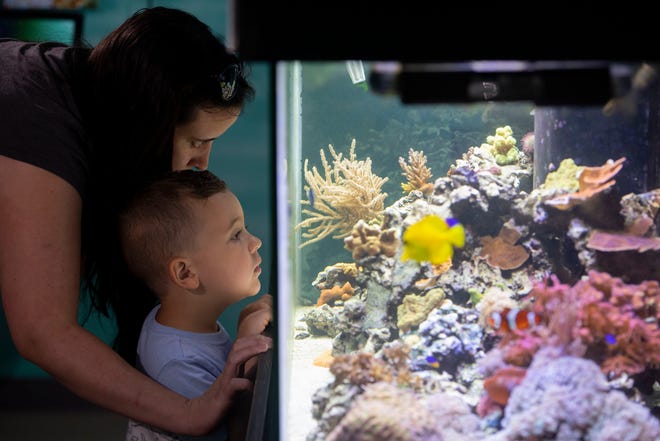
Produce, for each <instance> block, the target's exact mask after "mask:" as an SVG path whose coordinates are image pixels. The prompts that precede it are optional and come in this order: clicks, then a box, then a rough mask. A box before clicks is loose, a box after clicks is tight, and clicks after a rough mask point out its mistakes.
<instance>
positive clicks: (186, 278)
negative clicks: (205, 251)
mask: <svg viewBox="0 0 660 441" xmlns="http://www.w3.org/2000/svg"><path fill="white" fill-rule="evenodd" d="M167 270H168V276H169V278H170V280H171V281H172V282H173V283H174V284H175V285H177V286H180V287H181V288H183V289H191V290H192V289H197V288H198V287H199V276H198V275H197V273H196V272H195V269H194V268H193V266H192V262H191V261H190V260H189V259H187V258H185V257H175V258H173V259H172V260H170V263H169V265H168V266H167Z"/></svg>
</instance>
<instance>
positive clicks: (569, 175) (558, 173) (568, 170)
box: [542, 158, 584, 193]
mask: <svg viewBox="0 0 660 441" xmlns="http://www.w3.org/2000/svg"><path fill="white" fill-rule="evenodd" d="M583 168H584V167H582V166H579V165H577V164H576V163H575V161H573V159H572V158H566V159H564V160H562V161H561V162H560V163H559V167H558V168H557V170H555V171H553V172H550V173H548V175H547V176H546V177H545V182H543V184H542V187H543V188H544V189H547V190H559V191H562V192H568V193H575V192H577V191H578V190H579V189H580V183H579V181H578V176H579V175H580V173H581V171H582V169H583Z"/></svg>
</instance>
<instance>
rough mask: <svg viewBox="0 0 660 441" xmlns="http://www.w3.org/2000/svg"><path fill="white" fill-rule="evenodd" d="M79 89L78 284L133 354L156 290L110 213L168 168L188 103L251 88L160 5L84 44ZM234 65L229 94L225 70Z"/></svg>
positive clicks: (224, 55)
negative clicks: (86, 163) (126, 253)
mask: <svg viewBox="0 0 660 441" xmlns="http://www.w3.org/2000/svg"><path fill="white" fill-rule="evenodd" d="M85 70H86V72H85V77H84V78H85V81H84V83H85V93H84V97H83V98H82V104H81V106H82V108H83V115H84V119H85V121H84V123H85V124H86V126H87V128H88V131H89V134H90V135H89V136H90V140H89V141H90V153H89V154H90V163H91V165H90V172H89V174H90V179H89V187H88V188H87V189H86V194H85V204H84V213H83V255H84V266H83V271H84V273H83V283H84V288H85V289H86V290H87V291H88V292H89V293H90V294H91V298H92V304H93V306H94V307H95V308H96V309H97V310H98V311H100V312H101V313H103V314H107V315H109V314H113V315H114V317H115V319H116V321H117V326H118V335H117V338H116V341H115V349H116V350H117V351H118V352H119V353H120V355H122V357H124V358H125V359H126V360H128V361H130V362H133V361H134V359H135V349H136V345H137V338H138V336H139V331H140V327H141V325H142V320H143V319H144V317H146V314H147V313H148V311H149V310H150V309H151V307H152V306H153V305H154V304H155V297H153V295H152V294H151V293H150V292H149V291H148V290H147V288H146V287H145V286H144V285H143V284H141V283H140V282H138V281H137V280H136V279H135V278H133V277H132V276H131V275H130V273H129V272H128V270H127V269H126V265H125V264H124V262H123V259H122V257H121V250H120V247H119V240H118V231H117V217H118V213H119V212H120V210H121V209H122V207H123V205H124V204H125V203H126V201H127V200H128V199H129V198H130V197H131V195H132V194H133V193H134V192H135V191H136V189H137V188H140V187H141V186H143V185H144V184H145V183H146V182H149V181H151V180H152V179H153V178H155V177H156V176H158V175H160V174H162V173H164V172H167V171H169V170H170V169H171V167H172V149H173V140H174V130H175V127H176V126H177V125H178V124H182V123H185V122H188V121H189V120H191V119H192V118H193V117H194V115H195V109H197V108H199V107H202V108H209V109H217V108H222V109H225V110H226V111H228V112H239V111H240V110H241V109H242V108H243V105H244V103H245V102H246V101H248V100H251V99H252V98H253V96H254V89H253V88H252V86H251V85H250V84H249V83H248V82H247V80H246V78H245V68H244V66H243V65H242V63H241V62H240V61H239V59H238V58H237V57H236V56H235V55H234V54H232V53H230V52H229V51H228V50H227V48H226V47H225V46H224V44H223V42H222V41H221V40H220V39H219V38H218V37H217V36H215V35H214V34H213V32H212V31H211V30H210V29H209V27H208V26H207V25H205V24H204V23H202V22H201V21H199V20H198V19H197V18H196V17H195V16H193V15H191V14H189V13H187V12H184V11H180V10H177V9H170V8H164V7H155V8H148V9H142V10H140V11H138V12H136V13H135V14H134V15H133V16H131V17H130V18H129V19H128V20H126V21H125V22H124V23H123V24H122V25H120V26H119V27H118V28H117V29H115V30H114V31H113V32H111V33H110V34H109V35H108V36H107V37H106V38H105V39H103V40H102V41H101V42H100V43H99V44H98V45H97V46H96V47H95V48H93V49H92V50H91V52H90V55H89V58H88V59H87V63H86V69H85ZM227 72H230V73H238V76H237V77H232V79H234V78H235V80H236V81H235V83H233V82H232V83H231V85H232V86H235V87H234V89H232V90H231V92H233V93H231V94H228V93H227V89H226V87H223V86H226V84H227V83H226V82H224V83H221V81H223V80H225V76H226V75H225V76H223V75H224V74H226V73H227Z"/></svg>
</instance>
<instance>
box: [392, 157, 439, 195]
mask: <svg viewBox="0 0 660 441" xmlns="http://www.w3.org/2000/svg"><path fill="white" fill-rule="evenodd" d="M426 160H427V159H426V155H424V152H423V151H419V152H418V151H415V150H413V149H410V150H409V151H408V162H406V161H405V160H404V159H403V158H402V157H399V165H400V166H401V169H403V173H402V175H403V176H405V177H406V179H407V180H408V182H406V183H403V184H401V188H402V189H403V191H404V192H406V193H410V192H411V191H413V190H420V191H421V192H422V193H424V194H429V193H432V192H433V188H434V187H433V184H432V183H429V182H428V180H429V179H431V177H432V176H433V175H432V174H431V169H430V168H428V167H427V166H426Z"/></svg>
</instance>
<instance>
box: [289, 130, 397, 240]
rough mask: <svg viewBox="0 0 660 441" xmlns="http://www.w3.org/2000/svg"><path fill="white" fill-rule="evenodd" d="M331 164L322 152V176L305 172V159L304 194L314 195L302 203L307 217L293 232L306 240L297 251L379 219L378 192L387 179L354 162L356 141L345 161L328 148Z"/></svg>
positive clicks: (382, 197) (380, 202)
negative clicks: (305, 182)
mask: <svg viewBox="0 0 660 441" xmlns="http://www.w3.org/2000/svg"><path fill="white" fill-rule="evenodd" d="M328 149H329V150H330V154H331V155H332V158H333V163H332V165H330V164H329V163H328V161H327V159H326V157H325V153H324V151H323V149H321V163H322V164H323V172H324V176H322V175H321V173H319V171H318V170H317V168H316V167H312V169H311V170H310V169H309V168H308V163H309V160H308V159H305V163H304V167H303V169H304V174H305V180H306V181H307V185H305V191H306V192H307V193H308V194H310V195H313V196H312V198H310V199H311V200H309V199H307V200H301V201H300V203H301V204H302V205H307V206H309V208H304V209H303V210H302V214H303V215H304V216H307V218H306V219H304V220H303V221H302V222H300V223H299V224H298V225H296V230H299V229H302V230H304V231H303V233H302V237H303V238H305V239H307V240H306V241H304V242H303V243H302V244H301V245H300V247H301V248H302V247H304V246H305V245H309V244H311V243H314V242H318V241H320V240H321V239H324V238H325V237H328V236H330V235H332V237H333V238H343V237H345V236H347V235H348V234H350V232H351V229H352V228H353V225H355V223H356V222H357V221H358V220H360V219H364V220H367V221H371V220H373V219H376V218H378V217H379V216H380V215H381V214H382V212H383V208H384V200H385V197H386V196H387V194H386V193H383V192H382V191H381V187H382V185H383V184H384V183H385V182H387V180H388V178H381V177H379V176H376V175H375V174H374V173H373V172H372V171H371V159H370V158H367V159H366V160H364V161H358V160H357V159H356V158H355V139H354V140H353V142H352V143H351V148H350V153H349V157H348V158H344V156H343V155H342V154H341V153H337V152H335V149H334V148H333V147H332V145H329V146H328Z"/></svg>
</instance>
